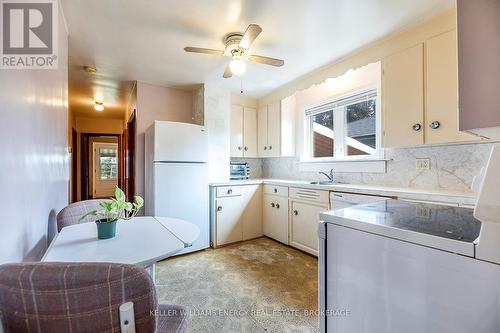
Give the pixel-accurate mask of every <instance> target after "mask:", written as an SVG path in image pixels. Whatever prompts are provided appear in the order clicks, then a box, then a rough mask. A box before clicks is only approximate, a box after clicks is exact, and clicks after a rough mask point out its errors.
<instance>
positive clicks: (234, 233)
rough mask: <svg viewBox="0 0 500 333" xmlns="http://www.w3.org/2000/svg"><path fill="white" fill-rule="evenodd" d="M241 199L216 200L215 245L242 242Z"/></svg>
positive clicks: (235, 197) (239, 197) (240, 197)
mask: <svg viewBox="0 0 500 333" xmlns="http://www.w3.org/2000/svg"><path fill="white" fill-rule="evenodd" d="M243 210H244V207H243V197H242V196H232V197H226V198H217V200H216V213H215V214H216V218H215V221H216V228H215V230H216V245H217V246H220V245H224V244H229V243H234V242H238V241H241V240H243V222H242V221H243Z"/></svg>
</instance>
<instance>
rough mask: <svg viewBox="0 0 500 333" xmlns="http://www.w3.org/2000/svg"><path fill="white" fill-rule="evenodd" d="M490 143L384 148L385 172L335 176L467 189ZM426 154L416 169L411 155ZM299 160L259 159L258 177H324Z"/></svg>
mask: <svg viewBox="0 0 500 333" xmlns="http://www.w3.org/2000/svg"><path fill="white" fill-rule="evenodd" d="M491 146H492V144H489V143H483V144H464V145H447V146H433V147H416V148H398V149H386V158H387V159H390V160H389V161H388V162H387V173H360V172H352V173H351V172H342V173H340V172H339V173H336V174H335V179H336V180H337V181H340V182H346V183H352V184H369V185H387V186H397V187H410V188H421V189H427V190H448V191H461V192H470V191H471V190H470V186H471V183H472V178H473V177H474V176H475V175H477V174H478V173H479V171H480V169H481V167H484V166H485V165H486V163H487V161H488V157H489V153H490V149H491ZM427 157H428V158H430V159H431V168H430V170H416V161H415V158H427ZM251 161H252V164H251V167H252V166H254V165H255V168H256V169H260V167H259V162H257V161H258V160H256V159H253V160H251ZM299 163H300V162H299V160H298V158H295V157H281V158H268V159H262V166H261V168H262V171H261V175H262V178H275V179H291V180H310V181H313V180H320V179H321V180H324V176H321V175H319V174H318V173H316V172H302V171H299ZM325 171H326V170H325ZM258 172H259V171H256V174H258ZM252 173H253V171H252ZM252 177H253V176H252ZM255 177H258V176H255Z"/></svg>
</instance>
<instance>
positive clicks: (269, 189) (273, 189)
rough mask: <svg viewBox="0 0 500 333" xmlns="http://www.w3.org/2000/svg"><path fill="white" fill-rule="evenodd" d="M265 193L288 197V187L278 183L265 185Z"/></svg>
mask: <svg viewBox="0 0 500 333" xmlns="http://www.w3.org/2000/svg"><path fill="white" fill-rule="evenodd" d="M264 193H266V194H273V195H279V196H282V197H288V187H286V186H276V185H264Z"/></svg>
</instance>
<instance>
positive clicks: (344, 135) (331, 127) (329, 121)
mask: <svg viewBox="0 0 500 333" xmlns="http://www.w3.org/2000/svg"><path fill="white" fill-rule="evenodd" d="M378 117H379V116H378V109H377V90H376V89H372V90H369V91H364V92H362V93H357V94H353V95H349V96H347V97H343V98H339V99H336V100H334V101H332V102H329V103H327V104H323V105H320V106H317V107H314V108H311V109H308V110H306V124H308V127H307V128H308V129H309V130H308V133H307V135H306V139H307V140H308V141H309V142H308V143H307V144H306V147H308V150H309V151H308V154H307V156H308V157H309V159H320V160H342V159H351V160H352V159H367V158H380V157H381V149H380V143H379V141H380V140H379V133H380V130H379V128H380V126H379V125H378Z"/></svg>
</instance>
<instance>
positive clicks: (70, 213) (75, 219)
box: [57, 199, 107, 232]
mask: <svg viewBox="0 0 500 333" xmlns="http://www.w3.org/2000/svg"><path fill="white" fill-rule="evenodd" d="M102 201H107V200H106V199H93V200H85V201H79V202H75V203H72V204H70V205H69V206H67V207H65V208H63V209H62V210H61V211H60V212H59V214H57V231H58V232H59V231H61V229H62V228H64V227H67V226H70V225H73V224H78V223H84V222H94V220H95V217H93V216H88V217H86V218H84V219H83V220H80V218H81V217H82V216H83V215H85V214H87V213H88V212H91V211H93V210H99V209H100V206H99V204H100V203H101V202H102Z"/></svg>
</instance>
